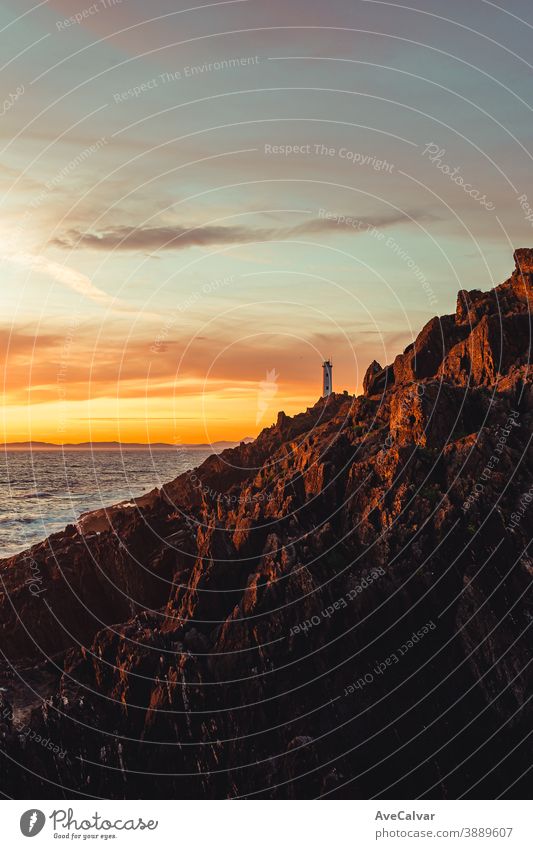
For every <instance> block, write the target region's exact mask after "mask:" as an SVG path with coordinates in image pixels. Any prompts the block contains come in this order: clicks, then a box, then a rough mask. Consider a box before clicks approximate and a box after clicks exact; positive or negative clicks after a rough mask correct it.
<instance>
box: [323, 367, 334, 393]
mask: <svg viewBox="0 0 533 849" xmlns="http://www.w3.org/2000/svg"><path fill="white" fill-rule="evenodd" d="M322 368H323V369H324V375H323V380H322V397H323V398H325V397H326V396H327V395H331V393H332V392H333V363H332V362H331V360H325V362H323V363H322Z"/></svg>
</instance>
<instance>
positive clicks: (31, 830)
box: [20, 808, 46, 837]
mask: <svg viewBox="0 0 533 849" xmlns="http://www.w3.org/2000/svg"><path fill="white" fill-rule="evenodd" d="M45 822H46V817H45V815H44V814H43V812H42V811H39V810H37V808H31V809H30V810H29V811H25V812H24V813H23V814H22V816H21V818H20V830H21V832H22V833H23V835H24V837H35V835H36V834H39V832H40V831H42V829H43V827H44V824H45Z"/></svg>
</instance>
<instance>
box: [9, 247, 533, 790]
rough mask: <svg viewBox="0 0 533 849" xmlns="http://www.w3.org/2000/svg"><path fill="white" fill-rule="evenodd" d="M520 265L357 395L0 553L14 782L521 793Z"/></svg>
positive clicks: (522, 257)
mask: <svg viewBox="0 0 533 849" xmlns="http://www.w3.org/2000/svg"><path fill="white" fill-rule="evenodd" d="M515 261H516V268H515V271H514V272H513V274H512V276H511V277H510V278H509V279H508V280H507V281H505V282H504V283H503V284H501V285H500V286H498V287H497V288H495V289H493V290H491V291H489V292H481V291H478V290H473V291H461V292H460V293H459V296H458V300H457V309H456V312H455V314H453V315H447V316H443V317H441V318H434V319H432V320H431V321H429V322H428V324H427V325H426V326H425V327H424V328H423V329H422V331H421V333H420V334H419V336H418V337H417V339H416V340H415V342H414V343H413V344H412V345H410V346H409V347H408V348H407V349H406V350H405V351H404V352H403V354H400V355H399V356H398V357H396V359H395V360H394V362H393V363H392V364H390V365H388V366H385V367H382V366H381V365H380V364H379V363H376V362H374V363H372V365H371V366H370V367H369V370H368V372H367V374H366V376H365V381H364V394H363V395H362V396H359V397H357V398H352V397H348V396H344V395H333V396H330V397H329V398H327V399H322V400H320V401H319V402H318V403H317V404H316V405H315V406H314V407H311V408H309V409H308V410H307V411H306V412H305V413H302V414H300V415H297V416H295V417H293V418H289V417H287V416H285V415H284V414H283V413H280V414H279V416H278V420H277V422H276V424H275V425H273V426H272V427H270V428H267V429H265V430H264V431H263V432H262V433H261V434H260V436H259V437H258V438H257V439H256V440H255V441H254V442H253V443H250V444H241V445H240V446H238V447H236V448H232V449H229V450H226V451H224V452H223V453H222V454H220V455H217V456H213V457H210V458H209V459H208V460H206V462H205V463H204V464H203V465H202V466H200V467H199V468H198V469H196V470H194V471H193V472H187V473H185V474H184V475H181V476H180V477H178V478H177V479H176V480H174V481H172V482H171V483H169V484H168V485H166V486H165V487H164V488H163V489H161V490H154V491H153V492H151V493H148V494H147V495H146V496H144V497H143V498H141V499H137V500H136V501H134V502H131V503H130V504H128V505H117V506H115V507H113V508H110V509H109V510H101V511H97V512H96V513H91V514H88V515H86V516H84V517H82V518H81V519H80V522H79V523H78V525H77V526H76V527H74V526H71V527H68V528H67V529H66V530H65V532H64V533H62V534H56V535H54V536H52V537H50V538H49V539H48V540H46V541H45V542H43V543H41V544H40V545H37V546H34V547H33V548H32V549H31V550H30V551H29V552H26V553H24V554H23V555H18V556H16V557H13V558H11V559H9V560H5V561H3V562H2V563H1V564H0V573H1V575H2V579H3V590H4V592H3V595H2V597H1V599H0V629H1V631H0V632H1V637H2V647H3V652H4V686H5V692H4V694H3V696H2V699H3V703H2V714H1V717H2V718H0V733H1V734H2V740H3V749H4V752H5V754H6V757H4V758H3V759H2V766H1V768H0V769H1V786H2V789H3V791H4V792H5V793H7V794H8V795H11V796H13V795H15V796H17V795H18V796H19V797H20V798H22V797H24V798H29V797H35V798H46V797H51V798H55V797H59V796H61V795H64V796H66V797H69V796H73V795H74V796H75V795H79V796H96V797H124V796H125V797H133V798H136V797H144V798H147V797H150V796H153V797H156V798H158V797H162V798H167V797H180V798H185V797H198V796H201V797H209V798H226V797H236V796H258V797H270V798H310V797H315V796H322V795H324V796H327V797H337V798H340V797H348V798H350V797H351V798H357V797H363V798H368V797H372V796H382V797H389V798H415V797H419V796H422V797H426V798H445V797H453V798H455V797H458V796H463V795H464V796H466V797H479V798H487V797H488V798H491V797H494V796H498V795H500V794H502V795H504V796H509V797H518V798H521V797H523V796H524V793H525V792H526V787H527V776H528V770H529V768H530V765H531V757H532V752H531V743H530V736H529V735H530V730H531V722H532V711H531V705H530V696H531V677H530V675H529V672H528V667H529V663H530V655H531V636H530V625H531V621H532V614H533V611H532V606H531V597H530V593H529V589H530V585H531V574H532V572H533V562H532V560H531V558H530V555H529V553H528V544H529V541H530V538H531V528H532V518H533V505H530V502H531V501H532V499H533V486H532V484H533V478H532V467H533V457H532V453H531V450H530V439H531V425H532V421H533V392H532V381H531V377H532V369H531V366H530V359H531V357H530V354H531V315H530V306H531V300H532V298H533V252H532V251H529V250H526V249H523V250H519V251H517V252H516V254H515ZM22 681H26V687H25V689H26V691H27V690H28V682H30V684H31V692H32V693H33V694H34V697H33V699H30V700H29V701H28V698H27V696H26V702H25V705H23V700H22V696H21V691H22V689H24V688H23V684H22ZM36 735H38V736H39V738H40V739H44V740H47V741H50V746H46V745H39V741H37V743H36V742H35V739H36ZM52 745H53V746H57V747H59V749H60V751H61V752H62V754H60V755H58V754H57V752H54V751H53V750H52Z"/></svg>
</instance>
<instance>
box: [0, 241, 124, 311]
mask: <svg viewBox="0 0 533 849" xmlns="http://www.w3.org/2000/svg"><path fill="white" fill-rule="evenodd" d="M0 259H2V260H4V261H6V262H10V263H13V264H14V265H18V266H20V267H21V268H27V269H29V270H32V271H33V270H35V271H38V272H40V273H41V274H46V276H47V277H51V278H52V280H55V281H56V282H57V283H61V284H62V285H63V286H66V287H67V288H68V289H72V291H73V292H77V293H78V295H83V297H85V298H89V299H90V300H91V301H96V303H99V304H103V305H111V304H114V303H115V299H114V298H112V297H111V296H110V295H108V294H107V293H106V292H103V291H102V290H101V289H98V288H97V287H96V286H94V285H93V284H92V283H91V281H90V280H89V278H88V277H86V276H85V274H82V273H81V272H80V271H76V269H74V268H70V267H69V266H67V265H62V264H61V263H59V262H53V261H52V260H49V259H47V258H46V257H44V256H42V255H41V254H29V253H11V254H10V253H8V254H2V255H0Z"/></svg>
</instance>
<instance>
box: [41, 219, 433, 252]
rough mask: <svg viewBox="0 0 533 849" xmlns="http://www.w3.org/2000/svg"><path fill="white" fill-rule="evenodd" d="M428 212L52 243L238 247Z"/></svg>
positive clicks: (141, 231) (73, 236)
mask: <svg viewBox="0 0 533 849" xmlns="http://www.w3.org/2000/svg"><path fill="white" fill-rule="evenodd" d="M429 217H430V215H429V214H428V213H427V212H420V211H415V212H405V213H403V212H395V213H394V214H391V215H386V216H376V217H374V218H372V217H370V216H362V217H361V216H357V215H343V216H340V217H339V218H333V219H331V218H326V217H325V216H324V217H323V218H322V217H321V218H311V219H310V220H308V221H302V222H301V223H300V224H297V225H296V226H294V227H255V228H254V227H234V226H218V225H208V226H206V227H185V226H182V225H178V224H177V225H174V226H170V227H128V226H124V225H117V226H116V227H111V228H110V229H108V230H103V231H101V232H83V231H81V230H70V231H68V232H67V233H66V234H64V235H63V236H58V237H57V238H55V239H54V240H53V242H52V244H53V245H55V246H56V247H61V248H68V249H72V248H74V247H77V248H89V249H94V250H115V249H117V250H125V251H132V250H175V251H176V250H185V249H186V248H191V247H207V246H209V245H236V244H244V243H249V242H267V241H271V240H278V239H293V238H297V237H299V236H312V235H319V234H322V233H339V232H349V233H352V234H354V235H357V234H361V233H364V232H365V231H367V230H368V229H370V228H372V227H376V228H378V229H381V228H385V227H391V226H392V225H394V224H399V223H405V222H408V221H410V220H411V219H415V220H421V219H426V220H427V219H428V218H429Z"/></svg>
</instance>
